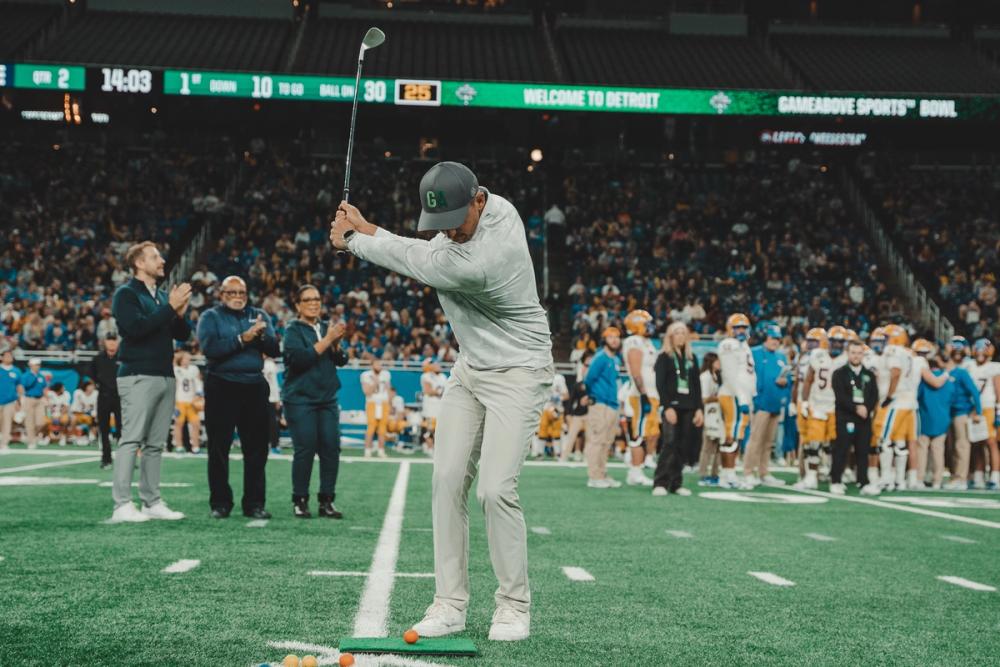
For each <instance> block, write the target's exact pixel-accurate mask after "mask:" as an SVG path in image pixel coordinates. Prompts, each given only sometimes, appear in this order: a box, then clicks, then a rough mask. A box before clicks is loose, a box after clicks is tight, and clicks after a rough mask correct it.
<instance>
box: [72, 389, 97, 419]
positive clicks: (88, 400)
mask: <svg viewBox="0 0 1000 667" xmlns="http://www.w3.org/2000/svg"><path fill="white" fill-rule="evenodd" d="M73 412H79V413H81V414H85V415H90V416H91V417H96V416H97V391H96V390H95V391H92V392H90V393H89V394H88V393H86V392H85V391H84V390H83V389H77V390H76V391H74V392H73Z"/></svg>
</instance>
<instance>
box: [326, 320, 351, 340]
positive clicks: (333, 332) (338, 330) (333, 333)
mask: <svg viewBox="0 0 1000 667" xmlns="http://www.w3.org/2000/svg"><path fill="white" fill-rule="evenodd" d="M346 331H347V325H346V324H344V323H343V321H341V322H337V323H336V324H334V325H332V326H331V327H330V328H328V329H327V330H326V335H325V336H324V337H325V338H326V339H327V340H329V341H330V343H336V342H337V341H339V340H340V339H341V338H343V337H344V333H345V332H346Z"/></svg>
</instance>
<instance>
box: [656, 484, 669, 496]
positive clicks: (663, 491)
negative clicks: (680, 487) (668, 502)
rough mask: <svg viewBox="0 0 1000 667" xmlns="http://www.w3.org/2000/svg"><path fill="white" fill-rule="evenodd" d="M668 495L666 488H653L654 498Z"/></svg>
mask: <svg viewBox="0 0 1000 667" xmlns="http://www.w3.org/2000/svg"><path fill="white" fill-rule="evenodd" d="M668 493H670V492H669V491H667V487H665V486H657V487H654V488H653V495H654V496H665V495H667V494H668Z"/></svg>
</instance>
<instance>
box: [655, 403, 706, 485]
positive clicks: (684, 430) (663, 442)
mask: <svg viewBox="0 0 1000 667" xmlns="http://www.w3.org/2000/svg"><path fill="white" fill-rule="evenodd" d="M676 412H677V423H676V424H673V425H671V424H668V423H667V420H666V416H665V415H666V410H664V411H663V413H664V417H663V422H662V425H661V427H660V428H661V432H660V460H659V462H658V463H657V464H656V473H655V474H654V475H653V485H654V486H662V487H665V488H666V489H667V491H676V490H677V489H679V488H680V487H681V485H682V484H683V482H684V474H683V473H684V464H685V463H688V464H689V465H690V462H691V460H692V459H691V456H692V452H694V459H693V460H694V461H695V462H697V461H698V455H699V454H700V452H701V428H700V427H697V426H695V425H694V413H695V412H697V410H676Z"/></svg>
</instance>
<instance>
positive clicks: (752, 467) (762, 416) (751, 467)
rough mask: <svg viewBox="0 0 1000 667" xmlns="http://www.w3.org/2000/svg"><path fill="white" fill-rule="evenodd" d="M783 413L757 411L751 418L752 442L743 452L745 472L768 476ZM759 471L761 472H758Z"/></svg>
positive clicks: (748, 474) (746, 473)
mask: <svg viewBox="0 0 1000 667" xmlns="http://www.w3.org/2000/svg"><path fill="white" fill-rule="evenodd" d="M780 418H781V415H772V414H771V413H770V412H764V411H760V412H755V413H753V417H752V418H751V420H750V442H748V443H747V449H746V451H745V452H744V453H743V474H744V475H746V476H750V475H753V474H757V476H758V477H761V478H763V477H766V476H767V466H768V464H769V463H770V462H771V450H772V449H773V448H774V436H775V435H776V434H777V432H778V420H779V419H780ZM758 471H759V472H758Z"/></svg>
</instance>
